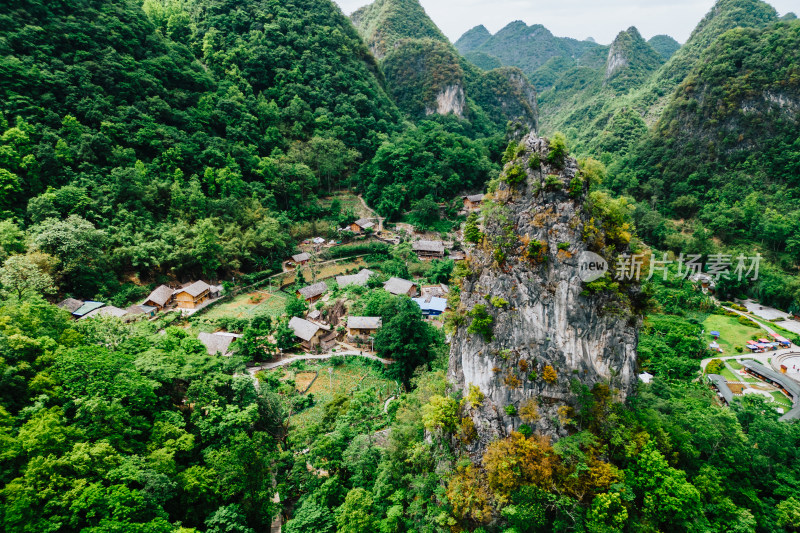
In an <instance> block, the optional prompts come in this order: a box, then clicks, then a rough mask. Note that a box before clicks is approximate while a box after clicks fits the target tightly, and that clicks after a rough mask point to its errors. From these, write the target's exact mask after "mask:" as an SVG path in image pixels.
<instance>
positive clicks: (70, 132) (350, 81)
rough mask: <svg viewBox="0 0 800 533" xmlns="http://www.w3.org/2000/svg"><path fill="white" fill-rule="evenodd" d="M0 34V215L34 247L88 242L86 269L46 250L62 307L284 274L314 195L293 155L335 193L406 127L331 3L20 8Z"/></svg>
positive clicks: (152, 2) (0, 25)
mask: <svg viewBox="0 0 800 533" xmlns="http://www.w3.org/2000/svg"><path fill="white" fill-rule="evenodd" d="M0 32H2V37H3V38H2V39H1V40H0V43H2V44H0V70H2V72H3V75H2V76H1V77H0V94H2V99H1V100H0V106H2V116H0V131H2V132H3V133H2V137H1V138H0V144H1V145H2V147H3V150H2V153H3V154H4V155H3V156H2V160H0V176H2V178H0V181H2V188H3V191H5V192H4V193H3V194H2V196H0V209H3V210H5V213H6V215H5V216H9V215H10V216H14V217H17V219H18V222H19V223H20V224H23V225H30V226H31V232H32V234H34V235H47V234H50V233H53V232H58V231H62V232H65V233H64V237H63V238H70V239H78V240H80V239H82V238H83V237H81V236H80V235H79V234H78V231H79V230H78V229H77V228H78V227H79V226H78V225H77V222H75V221H72V219H70V220H71V221H70V222H69V223H67V224H65V225H64V227H63V228H61V227H60V226H59V224H61V222H59V221H60V220H63V219H66V218H67V217H68V216H73V215H74V216H75V217H80V219H76V220H81V222H80V224H87V225H88V226H89V227H91V228H92V231H95V230H96V231H97V232H98V233H97V234H98V238H97V239H94V240H93V241H91V244H89V243H76V244H75V246H89V248H88V250H87V249H83V250H82V251H84V252H85V251H89V250H90V252H89V256H90V257H92V258H93V261H91V262H78V263H77V264H75V265H74V269H72V267H70V266H69V265H70V264H71V263H70V261H71V259H70V257H68V256H69V253H68V252H66V251H64V250H63V248H64V247H63V246H61V249H60V250H59V249H57V248H58V247H50V248H48V249H47V250H46V251H48V252H49V253H52V254H54V255H55V256H56V258H57V259H58V260H59V261H60V268H62V269H63V272H62V274H63V275H62V276H61V278H62V280H61V281H62V288H63V289H64V291H66V292H72V293H77V292H80V293H81V294H82V295H84V296H93V295H95V294H97V293H99V292H106V293H107V292H108V291H113V290H114V289H115V287H116V278H115V276H113V275H112V273H113V272H116V273H120V274H121V273H130V274H138V275H139V276H141V277H142V278H143V279H150V280H152V279H153V278H154V277H157V276H158V275H164V274H167V275H176V276H179V277H182V276H187V275H199V274H205V275H208V276H212V275H215V274H216V273H218V272H224V271H231V270H237V269H242V268H251V267H252V266H253V265H255V264H257V263H258V262H261V261H266V262H271V261H272V260H274V259H277V258H279V257H281V256H283V254H285V252H286V251H287V250H288V249H289V247H290V246H291V243H290V242H289V241H288V239H287V237H286V231H285V226H286V225H287V224H288V223H289V220H291V219H298V218H303V217H306V216H309V214H311V213H313V209H314V202H313V199H314V195H315V193H317V192H318V191H319V190H320V188H321V184H320V176H321V175H320V169H319V168H318V167H316V166H315V165H314V163H312V162H309V161H308V160H307V159H306V158H304V157H303V156H301V155H300V153H301V151H298V150H297V148H298V147H300V146H310V147H311V149H312V150H318V151H319V152H320V153H321V154H327V155H326V157H330V158H332V159H331V163H332V164H333V165H334V168H336V169H337V170H336V172H335V174H336V178H342V177H346V176H347V173H348V172H349V169H351V168H352V165H353V163H354V162H356V161H358V160H361V159H363V158H369V157H371V155H372V154H373V153H374V152H375V150H376V149H377V147H378V144H379V142H380V140H381V139H382V138H384V137H385V136H386V135H387V134H390V133H391V132H392V131H395V130H397V129H398V126H399V123H400V115H399V113H398V111H397V108H396V107H395V106H394V104H393V102H392V101H391V100H390V98H389V97H388V96H387V95H386V93H385V91H384V90H383V88H382V80H381V75H380V72H379V70H378V68H377V65H376V64H375V62H374V60H373V59H372V57H371V56H370V55H369V53H368V51H367V49H366V47H365V46H364V44H363V43H362V42H361V41H360V39H359V37H358V35H357V33H356V32H355V30H354V29H353V27H352V26H351V25H350V23H349V22H348V20H347V19H346V18H345V17H344V16H343V15H342V14H341V12H340V11H339V10H338V9H337V8H336V7H335V6H334V5H333V4H332V3H330V2H329V1H328V0H315V1H296V2H295V1H292V2H270V1H262V2H251V3H248V4H247V5H246V6H242V5H230V4H228V3H225V2H218V1H214V0H207V1H206V0H196V1H191V2H172V1H164V2H162V1H161V0H148V1H146V2H145V3H144V8H143V7H142V5H141V4H140V3H139V2H133V1H117V2H100V1H93V2H60V3H56V4H53V3H50V2H48V3H43V2H42V3H40V2H34V1H31V2H22V3H19V4H18V7H17V8H16V9H15V10H14V11H12V12H8V11H5V12H3V13H2V14H0ZM309 50H314V51H315V52H314V53H313V54H311V53H309ZM296 143H300V144H296ZM306 163H308V164H306ZM324 185H325V186H326V188H327V187H330V186H331V185H332V184H331V183H330V182H328V183H325V184H324ZM28 200H30V202H29V201H28ZM279 210H280V211H281V212H282V213H281V214H280V215H279V214H278V211H279ZM84 221H85V222H84ZM282 227H283V228H284V229H281V228H282Z"/></svg>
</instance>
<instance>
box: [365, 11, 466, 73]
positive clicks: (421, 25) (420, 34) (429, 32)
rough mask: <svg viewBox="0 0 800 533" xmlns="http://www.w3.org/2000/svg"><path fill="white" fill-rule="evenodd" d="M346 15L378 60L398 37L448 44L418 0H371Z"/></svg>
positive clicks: (389, 50)
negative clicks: (372, 0) (371, 1)
mask: <svg viewBox="0 0 800 533" xmlns="http://www.w3.org/2000/svg"><path fill="white" fill-rule="evenodd" d="M350 18H351V19H352V21H353V24H354V25H355V26H356V27H357V28H358V29H359V32H360V33H361V35H362V36H363V37H364V40H365V41H366V42H367V44H368V45H369V47H370V50H372V53H373V54H374V55H375V57H376V58H378V59H383V58H384V56H386V54H388V53H389V52H391V50H392V49H393V48H394V47H395V45H396V44H397V41H399V40H402V39H432V40H435V41H439V42H442V43H447V44H450V41H449V40H448V39H447V37H445V36H444V34H443V33H442V32H441V30H439V28H438V27H437V26H436V24H434V23H433V21H432V20H431V19H430V18H429V17H428V15H427V14H426V13H425V10H424V9H423V8H422V6H421V5H420V3H419V1H418V0H375V1H374V2H373V3H371V4H368V5H366V6H364V7H362V8H361V9H359V10H357V11H356V12H354V13H353V14H352V15H350Z"/></svg>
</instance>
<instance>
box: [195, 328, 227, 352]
mask: <svg viewBox="0 0 800 533" xmlns="http://www.w3.org/2000/svg"><path fill="white" fill-rule="evenodd" d="M197 339H198V340H199V341H200V342H202V343H203V344H204V345H205V347H206V352H208V355H216V354H217V353H219V354H221V355H225V354H227V353H228V351H229V348H230V346H231V343H232V342H233V341H235V340H236V337H234V336H232V335H220V334H219V333H201V334H200V335H198V336H197Z"/></svg>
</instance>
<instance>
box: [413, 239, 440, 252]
mask: <svg viewBox="0 0 800 533" xmlns="http://www.w3.org/2000/svg"><path fill="white" fill-rule="evenodd" d="M411 248H412V249H413V250H414V251H415V252H435V253H440V254H443V253H444V243H443V242H442V241H417V242H415V243H414V244H412V245H411Z"/></svg>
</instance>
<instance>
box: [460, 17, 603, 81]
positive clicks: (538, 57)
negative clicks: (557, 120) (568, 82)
mask: <svg viewBox="0 0 800 533" xmlns="http://www.w3.org/2000/svg"><path fill="white" fill-rule="evenodd" d="M455 47H456V48H457V49H458V51H459V52H461V53H462V54H464V55H465V56H467V57H470V55H471V54H476V53H480V54H485V55H486V56H488V57H494V58H497V59H498V60H499V61H500V62H501V63H502V64H503V65H506V66H514V67H518V68H520V69H521V70H522V71H523V72H524V73H525V74H526V75H527V76H528V77H529V78H530V79H531V80H532V81H533V82H534V85H535V86H536V88H537V90H543V89H545V88H546V87H547V86H548V84H547V81H539V79H538V77H537V75H536V74H537V71H538V70H539V69H540V68H542V67H544V66H545V65H546V64H547V63H548V62H549V61H552V60H556V61H558V64H559V65H560V68H561V69H562V70H565V67H571V66H574V65H578V64H580V63H581V61H582V58H583V56H584V54H586V53H587V52H589V51H591V50H592V49H595V48H600V45H598V44H597V43H595V42H592V41H589V40H585V41H579V40H577V39H572V38H569V37H555V36H554V35H553V34H552V33H551V32H550V30H548V29H547V28H545V27H544V26H542V25H541V24H534V25H532V26H528V25H527V24H526V23H525V22H523V21H521V20H516V21H514V22H511V23H509V24H508V25H506V26H505V27H504V28H503V29H501V30H500V31H498V32H497V33H496V34H494V35H492V34H491V33H489V31H488V30H487V29H486V28H485V27H484V26H476V27H475V28H472V29H471V30H469V31H467V32H466V33H465V34H464V35H463V36H461V38H460V39H458V40H457V41H456V43H455ZM548 79H550V78H548V77H544V78H542V80H548ZM537 81H538V83H537Z"/></svg>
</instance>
